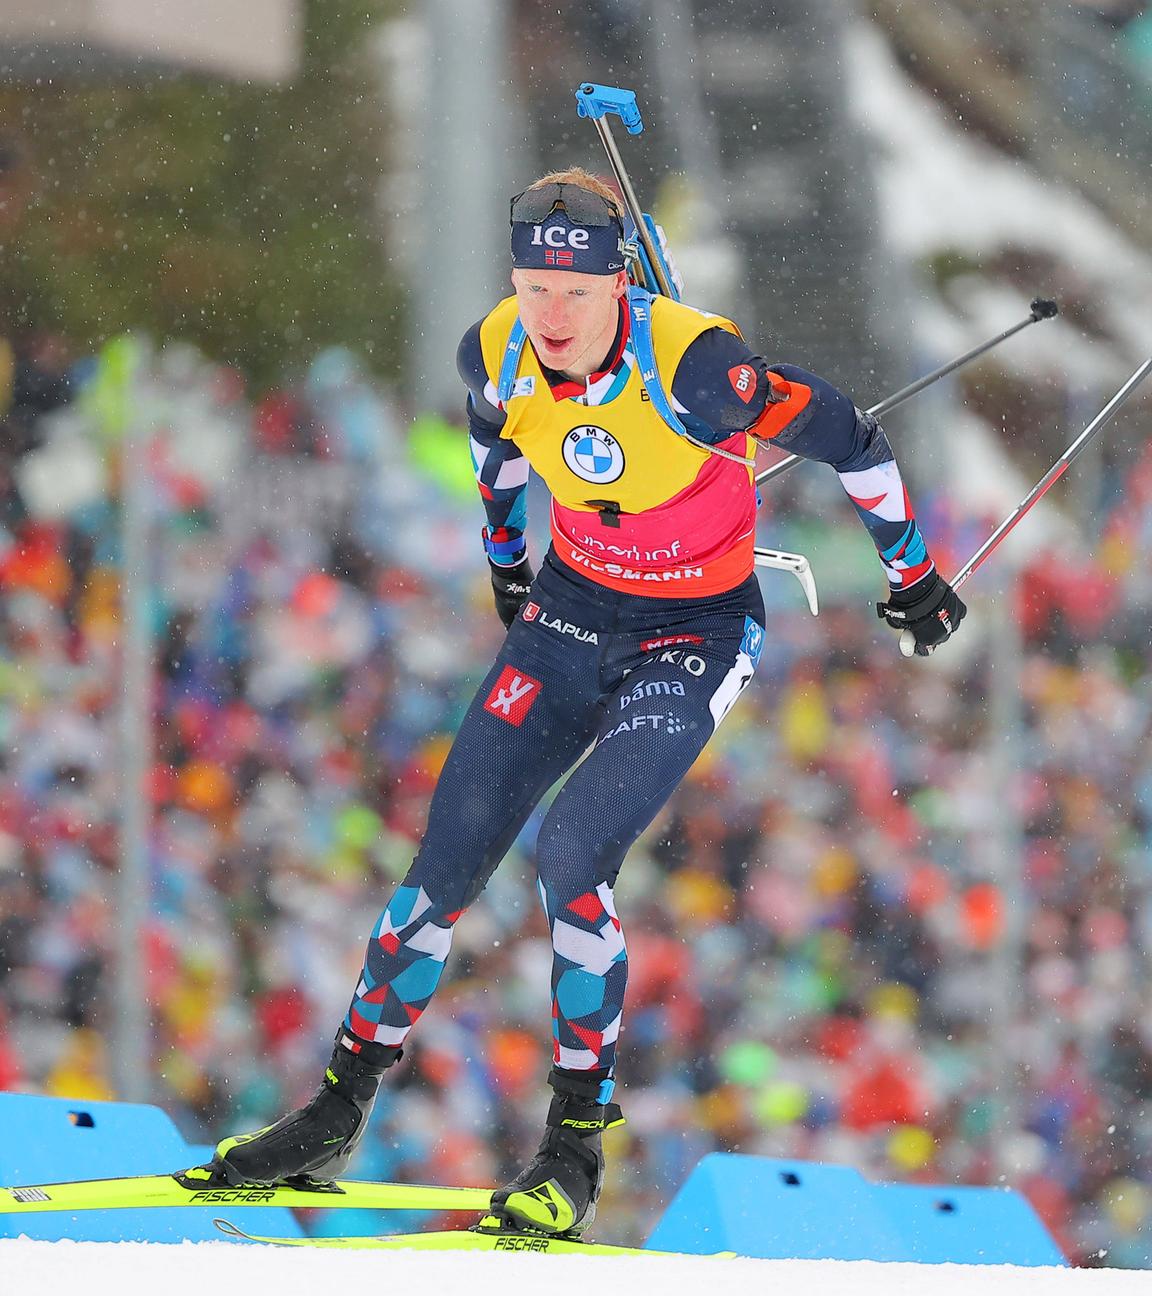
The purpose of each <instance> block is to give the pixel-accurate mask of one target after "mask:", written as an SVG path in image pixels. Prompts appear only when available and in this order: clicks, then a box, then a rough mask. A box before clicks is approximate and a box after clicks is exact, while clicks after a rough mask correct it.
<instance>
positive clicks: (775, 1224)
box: [647, 1153, 1066, 1266]
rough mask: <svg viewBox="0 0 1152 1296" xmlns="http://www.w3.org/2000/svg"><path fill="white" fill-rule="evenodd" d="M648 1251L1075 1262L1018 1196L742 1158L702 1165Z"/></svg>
mask: <svg viewBox="0 0 1152 1296" xmlns="http://www.w3.org/2000/svg"><path fill="white" fill-rule="evenodd" d="M647 1245H648V1246H649V1247H651V1248H653V1249H658V1250H667V1251H685V1252H688V1253H690V1254H693V1255H703V1254H708V1253H710V1252H714V1251H736V1252H739V1253H740V1254H741V1255H747V1256H757V1257H760V1258H763V1259H773V1260H784V1259H794V1260H881V1261H889V1262H892V1261H917V1262H920V1263H925V1264H948V1263H955V1264H1015V1265H1029V1266H1034V1265H1063V1264H1065V1263H1066V1261H1065V1259H1064V1257H1063V1255H1062V1254H1061V1253H1060V1250H1059V1248H1058V1247H1057V1246H1056V1244H1055V1242H1053V1240H1052V1238H1051V1236H1050V1235H1049V1234H1048V1232H1047V1230H1046V1229H1045V1228H1044V1226H1043V1224H1041V1222H1040V1220H1039V1219H1038V1218H1037V1216H1036V1214H1035V1213H1034V1212H1033V1210H1032V1208H1031V1206H1029V1204H1028V1203H1027V1201H1025V1200H1024V1198H1023V1197H1021V1196H1020V1195H1019V1194H1018V1193H1013V1192H1007V1191H1004V1190H1002V1189H996V1188H945V1187H932V1186H925V1185H906V1184H872V1183H869V1182H868V1181H867V1180H866V1179H865V1178H864V1177H863V1176H862V1175H860V1174H859V1173H858V1172H857V1171H855V1170H852V1169H849V1168H848V1167H846V1166H831V1165H819V1164H816V1163H810V1162H804V1161H778V1160H774V1159H773V1158H770V1157H754V1156H739V1155H735V1154H732V1153H713V1154H711V1155H710V1156H706V1157H705V1158H704V1159H703V1160H702V1161H701V1162H700V1164H699V1165H698V1166H697V1167H696V1169H695V1170H693V1172H692V1173H691V1174H690V1175H689V1176H688V1179H687V1180H686V1181H685V1183H684V1185H683V1187H682V1188H681V1189H680V1191H679V1192H678V1193H677V1194H676V1196H675V1197H674V1198H673V1200H672V1202H671V1203H670V1204H669V1206H668V1209H667V1210H666V1211H665V1212H664V1216H663V1218H662V1219H661V1220H660V1222H659V1224H657V1226H656V1228H655V1229H654V1230H653V1232H652V1235H651V1236H650V1237H649V1239H648V1242H647Z"/></svg>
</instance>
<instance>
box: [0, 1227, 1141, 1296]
mask: <svg viewBox="0 0 1152 1296" xmlns="http://www.w3.org/2000/svg"><path fill="white" fill-rule="evenodd" d="M638 1282H639V1283H644V1284H646V1285H647V1287H648V1288H649V1290H657V1291H659V1292H660V1293H661V1296H698V1294H699V1292H700V1290H701V1289H702V1288H707V1290H708V1292H709V1294H710V1296H729V1293H731V1296H758V1294H759V1293H779V1296H789V1294H791V1293H795V1292H801V1291H805V1292H812V1293H814V1294H816V1296H898V1294H900V1293H905V1292H907V1293H908V1296H978V1294H979V1293H983V1292H995V1293H996V1296H1048V1293H1065V1292H1070V1293H1075V1294H1076V1296H1095V1294H1096V1293H1099V1294H1100V1296H1150V1293H1152V1274H1149V1273H1145V1272H1132V1271H1126V1270H1121V1269H1021V1268H1016V1267H1012V1266H1006V1265H988V1266H986V1267H974V1266H970V1265H911V1264H876V1263H872V1262H851V1263H849V1262H846V1261H839V1260H709V1259H700V1258H697V1257H693V1256H686V1257H684V1259H682V1260H680V1259H677V1260H669V1259H666V1258H661V1257H656V1256H653V1257H652V1258H651V1259H648V1258H646V1257H624V1258H620V1259H616V1258H612V1259H608V1258H605V1257H601V1256H537V1255H486V1254H483V1253H479V1254H477V1253H470V1254H466V1255H444V1254H420V1253H417V1252H396V1251H390V1252H386V1253H385V1252H380V1251H375V1252H373V1251H359V1252H356V1251H342V1252H335V1253H334V1252H331V1251H301V1250H275V1249H273V1248H266V1247H255V1246H247V1245H243V1244H236V1243H231V1242H197V1243H192V1242H188V1243H185V1244H184V1245H182V1246H162V1245H158V1244H156V1243H148V1242H31V1241H28V1240H27V1239H26V1238H18V1239H15V1240H7V1241H4V1240H0V1296H28V1294H29V1293H33V1292H44V1293H53V1296H54V1294H55V1293H69V1294H71V1293H77V1294H78V1296H79V1294H80V1293H83V1296H137V1293H140V1296H204V1293H205V1292H270V1293H275V1296H316V1293H317V1292H349V1291H364V1292H387V1293H390V1292H457V1291H460V1292H467V1293H468V1296H518V1293H520V1292H524V1293H533V1294H535V1293H539V1292H541V1291H553V1292H557V1291H558V1292H562V1293H566V1292H576V1291H581V1290H588V1289H593V1290H595V1291H597V1292H601V1293H615V1292H623V1291H627V1290H628V1289H629V1288H634V1287H635V1284H636V1283H638Z"/></svg>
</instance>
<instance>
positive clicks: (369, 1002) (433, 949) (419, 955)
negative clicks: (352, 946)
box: [344, 886, 460, 1045]
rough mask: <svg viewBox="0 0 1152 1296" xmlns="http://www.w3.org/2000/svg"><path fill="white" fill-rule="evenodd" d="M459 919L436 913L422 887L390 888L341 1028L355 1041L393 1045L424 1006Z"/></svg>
mask: <svg viewBox="0 0 1152 1296" xmlns="http://www.w3.org/2000/svg"><path fill="white" fill-rule="evenodd" d="M459 917H460V914H459V913H458V912H457V913H451V914H443V913H438V912H437V910H436V907H435V906H434V904H433V902H432V900H431V898H430V897H429V895H428V893H427V892H426V891H425V890H424V888H423V887H413V886H400V887H397V888H396V891H395V893H394V895H393V896H392V899H391V900H390V901H389V902H388V907H387V909H385V910H384V912H383V913H382V914H381V915H380V921H379V922H378V923H377V924H376V930H375V931H374V932H373V933H372V938H371V940H369V942H368V950H367V954H366V956H365V960H364V970H363V972H362V973H361V974H360V983H359V984H358V985H357V987H356V994H355V996H354V997H353V999H352V1004H351V1007H350V1008H349V1009H348V1016H347V1017H346V1018H345V1020H344V1024H345V1026H346V1027H347V1028H348V1029H349V1030H350V1031H351V1032H352V1033H353V1034H354V1035H356V1036H357V1037H358V1038H359V1039H362V1040H371V1041H375V1042H376V1043H379V1044H395V1045H399V1044H402V1043H403V1042H404V1039H405V1037H406V1036H407V1034H408V1032H409V1031H410V1030H411V1029H412V1027H413V1025H414V1024H415V1023H416V1021H417V1019H418V1018H419V1016H420V1014H421V1013H422V1012H423V1011H424V1009H425V1008H426V1007H427V1006H428V1001H429V1000H430V999H431V998H432V995H433V994H434V992H435V990H436V987H437V985H439V983H440V976H441V974H442V973H443V971H444V962H445V960H446V959H447V957H448V951H449V949H450V947H451V945H452V927H453V924H454V923H455V922H456V919H457V918H459Z"/></svg>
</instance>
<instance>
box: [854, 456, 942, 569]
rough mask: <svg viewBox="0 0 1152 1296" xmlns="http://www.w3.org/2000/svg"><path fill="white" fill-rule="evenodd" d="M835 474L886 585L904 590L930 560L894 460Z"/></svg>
mask: <svg viewBox="0 0 1152 1296" xmlns="http://www.w3.org/2000/svg"><path fill="white" fill-rule="evenodd" d="M839 477H840V482H841V484H842V485H843V487H844V489H845V491H847V493H848V498H849V499H850V500H851V501H852V503H853V504H854V505H855V506H856V512H857V514H858V515H859V517H860V520H861V521H862V522H863V523H864V525H865V526H866V527H867V528H868V531H869V534H870V535H871V536H872V539H873V541H874V542H875V545H876V548H877V550H878V551H879V553H880V561H881V562H882V563H883V564H884V570H885V572H886V573H887V576H888V583H889V585H891V586H892V587H893V588H894V589H906V588H907V587H908V586H910V585H914V584H915V583H916V582H917V581H918V580H921V579H922V578H923V577H925V576H927V575H928V573H929V572H931V571H932V570H933V562H932V559H931V558H929V557H928V550H927V548H926V547H925V544H924V538H923V537H922V536H921V534H920V528H919V527H918V526H917V525H916V518H915V516H914V515H913V512H912V501H911V500H910V499H909V498H908V491H907V490H906V489H905V486H904V482H903V480H902V479H901V476H900V469H899V468H898V467H897V466H896V461H895V460H894V459H889V460H888V462H887V463H878V464H872V465H870V466H869V467H867V468H864V469H862V470H860V471H857V472H843V471H842V472H840V474H839Z"/></svg>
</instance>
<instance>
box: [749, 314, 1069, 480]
mask: <svg viewBox="0 0 1152 1296" xmlns="http://www.w3.org/2000/svg"><path fill="white" fill-rule="evenodd" d="M1059 313H1060V307H1059V306H1057V305H1056V303H1055V302H1054V301H1049V300H1048V299H1047V298H1045V297H1037V298H1036V300H1035V301H1034V302H1033V303H1032V309H1031V312H1030V313H1029V315H1028V317H1027V319H1022V320H1021V321H1020V322H1019V323H1018V324H1013V325H1012V327H1011V328H1008V329H1005V330H1004V332H1003V333H997V334H996V336H995V337H994V338H989V339H988V341H987V342H981V343H980V345H979V346H976V347H973V348H972V350H971V351H965V352H964V354H963V355H962V356H957V357H956V359H955V360H949V361H948V363H947V364H943V365H941V366H940V368H939V369H933V370H932V372H931V373H929V374H925V375H924V377H923V378H917V379H916V381H915V382H911V383H909V384H908V386H907V387H901V388H900V390H899V391H897V392H893V393H892V395H891V396H888V397H885V399H884V400H882V401H881V402H880V403H879V405H873V406H872V407H871V408H870V409H867V410H865V413H866V414H871V415H873V416H874V417H876V418H879V417H880V416H881V415H882V414H887V413H888V411H889V410H893V409H895V408H896V406H897V405H903V403H904V402H905V401H906V400H909V399H910V398H911V397H913V396H916V395H918V394H919V393H920V392H922V391H923V390H924V388H925V387H931V385H932V384H933V383H934V382H938V381H939V380H940V379H941V378H944V377H946V376H947V375H948V374H950V373H953V372H954V371H955V370H957V369H959V368H961V366H963V365H966V364H968V362H969V361H970V360H975V359H977V358H978V357H980V356H982V355H984V354H985V352H988V351H991V350H992V348H993V347H995V346H999V345H1000V343H1001V342H1003V341H1005V340H1006V339H1007V338H1010V337H1011V336H1012V335H1013V334H1014V333H1019V332H1020V330H1021V329H1026V328H1027V327H1028V326H1029V325H1030V324H1038V323H1039V322H1040V321H1041V320H1046V319H1051V318H1052V317H1053V316H1054V315H1058V314H1059ZM801 459H802V456H801V455H794V454H793V455H788V456H787V457H786V458H784V459H781V460H780V462H779V463H774V464H773V465H772V467H771V468H765V469H764V471H763V472H761V473H757V474H756V485H757V486H759V485H760V484H761V483H762V482H766V481H771V480H772V479H773V478H774V477H779V476H780V475H781V474H782V473H786V472H787V471H788V469H789V468H794V467H795V466H796V465H797V464H798V463H800V461H801Z"/></svg>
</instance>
